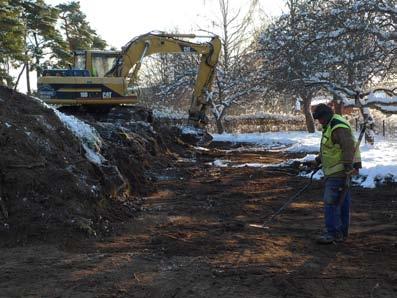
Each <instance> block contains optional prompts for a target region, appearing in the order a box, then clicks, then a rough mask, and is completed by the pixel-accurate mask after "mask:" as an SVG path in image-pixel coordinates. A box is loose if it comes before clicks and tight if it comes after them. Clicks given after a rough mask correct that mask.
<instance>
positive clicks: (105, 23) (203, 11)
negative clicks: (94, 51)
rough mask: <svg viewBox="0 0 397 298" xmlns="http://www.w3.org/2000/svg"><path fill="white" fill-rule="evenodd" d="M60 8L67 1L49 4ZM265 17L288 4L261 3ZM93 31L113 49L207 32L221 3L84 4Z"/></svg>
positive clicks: (238, 0)
mask: <svg viewBox="0 0 397 298" xmlns="http://www.w3.org/2000/svg"><path fill="white" fill-rule="evenodd" d="M45 1H46V2H47V3H49V4H52V5H56V4H59V3H63V2H66V0H63V1H59V0H45ZM230 1H231V2H230V3H231V4H232V6H233V9H235V10H236V11H237V9H239V8H240V9H242V12H244V10H246V9H247V8H248V3H249V1H248V0H230ZM259 2H260V7H261V9H262V10H261V13H260V14H261V15H262V14H263V15H265V14H267V15H268V16H275V15H279V14H281V12H282V9H283V8H282V7H283V3H284V0H259ZM80 5H81V9H82V11H83V12H84V13H85V14H86V15H87V19H88V21H89V23H90V24H91V26H92V27H93V29H95V30H96V31H97V33H98V34H99V35H100V36H101V37H102V38H103V39H105V40H106V41H107V42H108V44H109V45H111V46H115V47H116V48H120V47H121V46H123V45H124V44H126V43H127V42H128V41H129V40H130V39H132V38H133V37H135V36H137V35H141V34H143V33H147V32H149V31H152V30H159V31H169V30H172V29H174V28H178V29H179V31H180V32H183V33H191V32H193V31H195V30H197V28H206V27H208V26H209V25H210V23H211V22H210V20H212V19H215V18H216V16H217V15H219V8H218V0H96V1H93V0H80Z"/></svg>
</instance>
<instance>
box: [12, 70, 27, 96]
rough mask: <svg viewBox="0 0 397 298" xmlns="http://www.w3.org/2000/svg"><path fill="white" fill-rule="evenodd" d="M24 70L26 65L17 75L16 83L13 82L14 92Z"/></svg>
mask: <svg viewBox="0 0 397 298" xmlns="http://www.w3.org/2000/svg"><path fill="white" fill-rule="evenodd" d="M25 68H26V64H24V65H23V67H22V70H21V72H20V73H19V74H18V78H17V81H16V82H15V85H14V91H15V90H17V88H18V84H19V80H20V79H21V76H22V74H23V72H24V71H25Z"/></svg>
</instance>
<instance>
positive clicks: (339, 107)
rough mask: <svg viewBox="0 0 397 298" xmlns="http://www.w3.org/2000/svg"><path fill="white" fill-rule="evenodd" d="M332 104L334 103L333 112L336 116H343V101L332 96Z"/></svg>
mask: <svg viewBox="0 0 397 298" xmlns="http://www.w3.org/2000/svg"><path fill="white" fill-rule="evenodd" d="M333 103H334V112H335V113H336V114H339V115H343V113H344V104H343V100H342V99H340V98H338V97H336V96H335V95H334V98H333Z"/></svg>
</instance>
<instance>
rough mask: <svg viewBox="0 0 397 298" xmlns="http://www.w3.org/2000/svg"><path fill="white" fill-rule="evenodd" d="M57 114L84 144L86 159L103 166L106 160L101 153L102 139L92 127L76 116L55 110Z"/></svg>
mask: <svg viewBox="0 0 397 298" xmlns="http://www.w3.org/2000/svg"><path fill="white" fill-rule="evenodd" d="M54 112H55V114H56V115H57V116H58V118H59V119H60V120H61V121H62V122H63V123H64V124H65V126H66V127H67V128H68V129H69V130H70V131H71V132H72V133H73V134H74V135H75V136H76V137H77V138H78V139H79V140H80V141H81V142H82V144H83V148H84V150H85V156H86V158H87V159H88V160H89V161H91V162H93V163H95V164H101V163H102V162H103V161H105V158H104V157H103V156H102V155H101V154H100V153H99V152H100V148H101V146H102V139H101V137H100V136H99V134H98V132H97V131H96V130H95V128H93V127H92V126H90V125H88V124H87V123H85V122H83V121H81V120H79V119H77V118H76V117H74V116H69V115H65V114H63V113H61V112H59V111H58V110H56V109H54Z"/></svg>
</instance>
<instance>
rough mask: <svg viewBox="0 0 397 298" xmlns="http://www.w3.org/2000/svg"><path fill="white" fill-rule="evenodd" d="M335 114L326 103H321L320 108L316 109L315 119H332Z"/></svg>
mask: <svg viewBox="0 0 397 298" xmlns="http://www.w3.org/2000/svg"><path fill="white" fill-rule="evenodd" d="M333 114H334V111H333V110H332V108H331V107H330V106H328V105H326V104H324V103H320V104H319V105H318V106H316V107H315V108H314V112H313V118H314V119H320V118H331V117H332V115H333Z"/></svg>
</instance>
